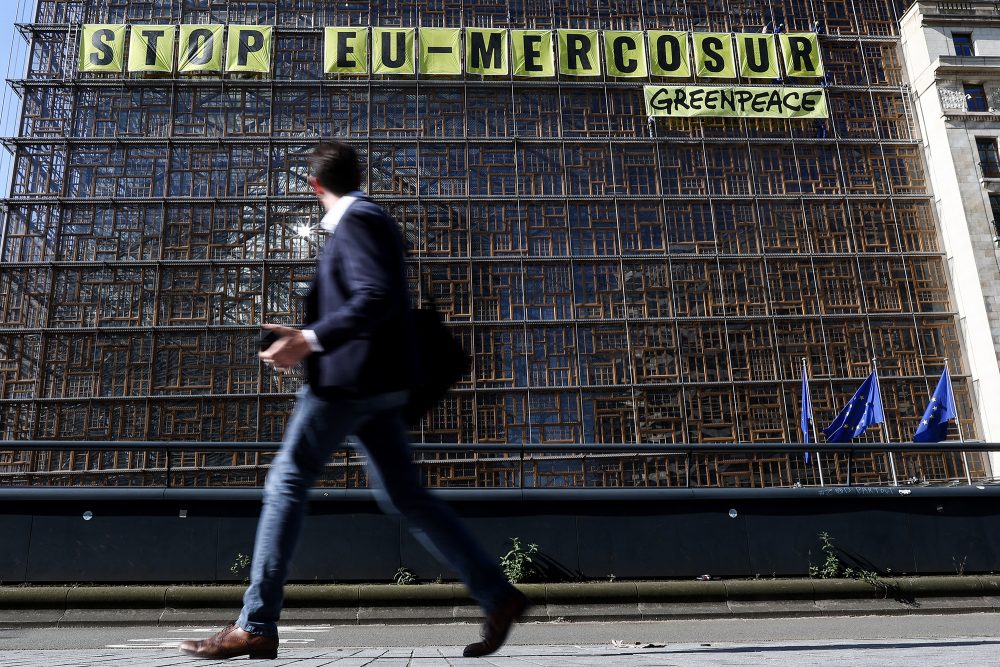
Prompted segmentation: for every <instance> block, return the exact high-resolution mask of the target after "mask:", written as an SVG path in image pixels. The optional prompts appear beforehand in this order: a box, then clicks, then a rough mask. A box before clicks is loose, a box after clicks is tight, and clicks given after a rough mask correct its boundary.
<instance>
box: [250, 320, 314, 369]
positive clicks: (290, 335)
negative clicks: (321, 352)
mask: <svg viewBox="0 0 1000 667" xmlns="http://www.w3.org/2000/svg"><path fill="white" fill-rule="evenodd" d="M261 326H262V328H264V329H267V330H268V331H273V332H274V333H276V334H278V335H279V336H281V338H279V339H278V340H277V341H276V342H274V343H273V344H272V345H271V347H269V348H267V349H266V350H264V351H263V352H261V353H260V360H261V361H263V362H264V363H265V364H270V365H272V366H274V367H275V369H277V370H279V371H287V370H289V369H290V368H291V367H292V366H294V365H295V364H297V363H299V362H300V361H302V360H303V359H305V358H306V357H308V356H309V355H310V354H312V349H311V348H310V347H309V341H307V340H306V337H305V336H303V335H302V332H301V331H299V330H298V329H293V328H291V327H284V326H281V325H280V324H264V325H261Z"/></svg>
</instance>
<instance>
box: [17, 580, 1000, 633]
mask: <svg viewBox="0 0 1000 667" xmlns="http://www.w3.org/2000/svg"><path fill="white" fill-rule="evenodd" d="M520 588H521V590H523V591H524V592H525V593H526V594H527V595H528V596H529V597H530V598H531V599H532V600H533V601H534V602H535V607H533V608H532V609H531V610H530V612H529V613H528V616H527V619H526V620H534V621H558V620H567V621H568V620H577V621H584V620H668V619H684V618H744V617H768V616H788V615H795V616H823V615H845V614H847V615H851V614H918V613H961V612H968V611H980V612H993V611H1000V577H998V576H961V577H960V576H950V577H913V578H886V579H882V580H880V585H878V586H873V585H871V584H868V583H865V582H861V581H857V580H851V579H846V580H845V579H758V580H736V579H734V580H727V581H662V582H615V583H601V582H597V583H572V584H526V585H522V586H520ZM242 595H243V586H18V587H2V586H0V624H3V625H8V626H10V625H60V626H64V625H95V624H100V625H109V624H160V625H176V624H185V623H225V622H229V621H231V620H232V619H233V618H235V616H236V613H237V612H238V610H239V609H240V607H241V605H242ZM282 617H283V619H285V620H286V621H294V622H296V623H328V624H338V625H354V624H386V623H454V622H474V621H476V620H478V619H479V618H480V613H479V608H478V607H477V606H476V605H475V603H474V602H473V601H472V600H471V599H470V598H469V597H468V596H467V594H466V591H465V588H464V587H463V586H461V585H460V584H422V585H416V586H393V585H290V586H288V587H287V589H286V597H285V610H284V612H283V614H282Z"/></svg>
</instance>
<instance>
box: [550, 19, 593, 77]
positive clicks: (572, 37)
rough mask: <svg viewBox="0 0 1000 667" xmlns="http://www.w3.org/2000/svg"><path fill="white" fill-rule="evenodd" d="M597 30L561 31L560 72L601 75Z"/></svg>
mask: <svg viewBox="0 0 1000 667" xmlns="http://www.w3.org/2000/svg"><path fill="white" fill-rule="evenodd" d="M597 54H598V52H597V31H596V30H560V31H559V73H560V74H566V75H567V76H600V74H601V63H600V61H599V60H598V55H597Z"/></svg>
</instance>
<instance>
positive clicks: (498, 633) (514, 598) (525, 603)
mask: <svg viewBox="0 0 1000 667" xmlns="http://www.w3.org/2000/svg"><path fill="white" fill-rule="evenodd" d="M530 606H531V600H529V599H528V598H526V597H525V596H524V595H523V594H522V593H521V591H519V590H516V589H515V590H514V594H513V595H511V596H510V597H509V598H507V600H506V601H505V602H504V603H503V604H501V605H500V606H499V607H498V608H497V609H495V610H493V613H491V614H487V615H486V620H485V621H483V631H482V635H483V640H482V641H479V642H475V643H474V644H469V645H468V646H466V647H465V650H464V651H462V655H463V656H465V657H466V658H480V657H482V656H484V655H489V654H490V653H494V652H495V651H497V650H498V649H499V648H500V647H501V646H503V643H504V642H505V641H507V635H508V634H510V627H511V626H512V625H514V621H516V620H518V619H519V618H521V616H522V615H523V614H524V612H526V611H527V610H528V608H529V607H530Z"/></svg>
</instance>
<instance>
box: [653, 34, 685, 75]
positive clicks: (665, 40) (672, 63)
mask: <svg viewBox="0 0 1000 667" xmlns="http://www.w3.org/2000/svg"><path fill="white" fill-rule="evenodd" d="M649 54H650V70H651V72H652V73H653V74H655V75H656V76H676V77H684V78H687V77H689V76H691V61H690V60H689V59H688V36H687V33H686V32H674V31H667V30H650V31H649Z"/></svg>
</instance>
